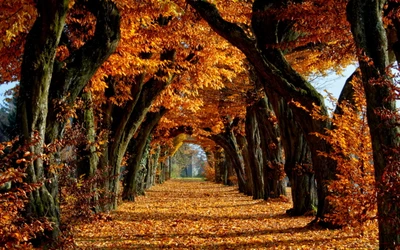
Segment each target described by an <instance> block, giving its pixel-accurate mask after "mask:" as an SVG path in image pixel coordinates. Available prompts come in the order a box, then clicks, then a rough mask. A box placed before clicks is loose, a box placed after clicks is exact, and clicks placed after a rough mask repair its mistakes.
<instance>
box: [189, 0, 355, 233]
mask: <svg viewBox="0 0 400 250" xmlns="http://www.w3.org/2000/svg"><path fill="white" fill-rule="evenodd" d="M189 4H190V5H191V6H192V7H193V8H194V9H196V10H197V11H198V13H199V14H200V15H201V16H202V17H203V18H204V19H205V20H206V21H207V22H208V23H209V24H210V26H211V27H212V28H213V29H214V30H215V31H216V32H217V33H218V34H219V35H221V36H222V37H224V38H225V39H227V40H228V41H229V42H230V43H231V44H232V45H234V46H236V47H237V48H239V49H240V50H241V51H242V52H243V53H244V54H245V55H246V57H247V58H248V60H249V61H250V63H251V64H252V65H253V66H254V68H255V70H256V72H257V74H258V75H259V76H260V78H261V79H262V82H263V85H264V89H265V91H266V92H269V91H270V90H273V91H274V92H275V93H276V94H278V95H280V96H281V97H282V98H283V99H284V100H285V102H287V103H292V101H295V102H298V103H300V104H301V106H303V107H306V108H307V109H308V108H312V107H313V105H317V106H320V107H321V112H322V113H325V114H326V113H327V110H326V108H325V105H324V100H323V98H322V96H321V95H320V94H319V93H318V92H317V91H316V90H315V89H314V88H313V87H312V86H311V85H310V84H309V83H308V82H307V81H306V79H305V78H304V77H302V76H301V75H300V74H299V73H298V72H296V71H295V70H294V69H293V67H292V66H291V65H290V63H289V62H288V61H287V60H286V59H285V57H284V54H285V53H287V51H285V48H286V47H285V43H286V42H288V43H290V42H292V41H294V40H295V38H297V37H299V35H296V32H294V30H293V27H294V25H295V23H294V22H292V21H290V20H281V19H280V17H279V14H282V13H284V12H285V11H286V10H287V9H288V10H290V8H291V6H292V5H290V4H289V3H288V2H287V1H283V2H282V1H255V2H254V3H253V4H252V12H253V13H252V15H251V16H252V19H251V24H250V25H251V28H252V32H253V33H252V34H253V35H254V38H255V39H252V38H251V37H249V35H248V33H246V30H244V29H242V28H241V27H240V26H239V25H237V24H235V23H232V22H230V21H227V20H225V19H224V18H222V17H221V14H220V13H219V11H218V8H217V7H216V6H215V5H212V4H210V3H208V2H205V1H189ZM344 4H345V1H340V2H339V3H338V2H335V4H332V5H329V6H330V7H333V8H335V9H336V10H339V11H340V13H341V15H340V17H341V18H340V19H339V20H343V19H345V18H344V17H345V15H344V10H343V9H340V7H339V6H343V5H344ZM287 6H288V8H286V7H287ZM322 6H326V4H325V3H321V4H320V5H319V4H316V5H313V8H311V9H312V11H315V10H316V9H318V7H322ZM305 9H306V8H305ZM327 14H328V15H331V17H332V16H337V15H333V13H330V12H327ZM313 23H314V24H315V22H313ZM337 23H338V20H337V21H335V22H334V23H330V24H332V27H338V26H336V25H333V24H337ZM340 23H342V22H340ZM328 25H329V24H328ZM330 27H331V26H325V27H323V28H322V29H324V34H328V33H329V32H330V31H331V28H330ZM345 27H347V26H343V27H340V28H339V30H338V31H340V35H338V37H335V39H338V40H336V41H335V40H331V42H334V43H341V42H343V45H344V47H346V48H348V47H349V46H348V45H347V44H348V43H346V42H347V40H343V37H342V36H341V35H343V34H348V31H346V28H345ZM309 30H310V32H309V33H311V35H310V36H313V35H315V34H314V33H313V32H312V29H309ZM318 31H320V30H319V29H318ZM338 33H339V32H336V34H338ZM306 34H307V33H306ZM318 38H320V39H322V38H321V36H318ZM326 38H327V39H328V40H330V39H332V37H331V36H329V37H328V36H327V37H326ZM282 44H283V46H281V45H282ZM325 44H329V42H328V41H324V42H323V43H321V45H322V51H323V48H326V47H325ZM311 47H312V46H311ZM327 51H329V50H327ZM291 109H292V111H293V115H294V118H295V120H296V122H297V123H298V124H299V125H300V127H301V129H302V131H303V134H304V136H305V138H306V141H307V143H308V145H309V148H310V152H311V159H312V164H313V167H314V170H315V173H316V179H317V184H318V211H317V220H321V221H324V217H325V215H326V214H327V213H328V212H329V211H330V209H331V206H330V205H329V202H328V201H327V200H326V197H327V196H328V194H329V192H328V189H327V183H328V182H329V181H330V180H333V179H334V178H335V163H334V162H332V161H331V160H329V159H324V158H323V157H322V156H320V155H319V151H323V152H329V146H328V145H327V144H326V143H325V142H324V141H322V140H321V139H319V138H317V137H316V136H315V135H313V134H312V133H314V132H320V133H325V129H326V128H329V122H327V121H319V120H314V119H313V118H312V117H311V116H310V114H307V112H304V111H305V110H304V109H302V108H300V107H297V106H294V105H291ZM328 224H329V223H328ZM328 226H329V225H328Z"/></svg>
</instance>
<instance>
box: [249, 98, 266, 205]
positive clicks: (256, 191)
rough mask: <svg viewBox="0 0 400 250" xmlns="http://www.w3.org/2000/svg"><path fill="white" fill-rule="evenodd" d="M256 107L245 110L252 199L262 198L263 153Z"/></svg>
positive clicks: (252, 106)
mask: <svg viewBox="0 0 400 250" xmlns="http://www.w3.org/2000/svg"><path fill="white" fill-rule="evenodd" d="M256 109H257V107H256V105H254V104H253V105H251V106H248V107H247V108H246V124H245V127H246V138H247V141H248V151H249V161H250V169H251V176H252V182H253V199H263V198H264V179H263V156H262V154H263V152H262V150H261V146H260V144H261V138H260V131H259V126H258V122H257V113H256Z"/></svg>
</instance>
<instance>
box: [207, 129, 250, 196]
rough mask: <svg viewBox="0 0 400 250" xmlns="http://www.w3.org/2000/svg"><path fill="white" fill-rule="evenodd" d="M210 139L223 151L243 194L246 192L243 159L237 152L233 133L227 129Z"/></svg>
mask: <svg viewBox="0 0 400 250" xmlns="http://www.w3.org/2000/svg"><path fill="white" fill-rule="evenodd" d="M211 139H212V140H213V141H215V142H216V143H217V144H218V145H220V146H221V147H222V148H223V149H224V152H225V159H226V160H227V161H229V163H230V165H231V166H232V167H233V169H234V170H235V173H236V176H237V178H238V185H239V192H241V193H244V192H245V190H246V180H245V178H244V166H243V157H242V155H241V153H240V151H239V148H238V145H237V142H236V138H235V136H234V135H233V132H232V131H231V130H230V129H229V128H227V129H226V131H225V132H224V133H223V134H218V135H212V137H211ZM228 166H229V165H228Z"/></svg>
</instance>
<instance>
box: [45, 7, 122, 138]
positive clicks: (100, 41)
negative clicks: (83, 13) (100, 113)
mask: <svg viewBox="0 0 400 250" xmlns="http://www.w3.org/2000/svg"><path fill="white" fill-rule="evenodd" d="M67 2H68V1H67ZM77 2H80V3H79V4H83V5H84V6H85V9H86V10H88V11H89V12H91V13H92V14H93V15H94V16H95V17H96V27H95V34H94V36H93V37H92V38H91V39H90V40H89V41H87V42H86V43H85V44H84V45H83V46H82V47H80V48H79V49H78V50H76V51H70V52H71V54H70V56H69V57H68V58H67V59H65V60H64V61H62V62H56V63H55V65H54V75H53V78H52V80H51V86H50V93H49V100H48V104H49V116H48V117H47V127H46V141H47V142H48V143H49V142H52V141H53V140H54V139H56V138H59V137H61V135H62V132H63V129H64V125H65V122H66V120H65V118H68V117H63V119H61V120H60V118H59V117H58V110H59V106H58V105H59V104H58V103H59V102H62V103H63V104H64V105H66V106H67V107H72V106H73V105H74V103H75V101H76V98H77V97H78V96H79V94H80V93H81V92H82V90H83V89H84V87H85V86H86V84H87V83H88V82H89V80H90V79H91V78H92V76H93V75H94V73H96V71H97V69H98V68H99V67H100V66H101V65H102V64H103V62H104V61H105V60H107V58H108V57H109V56H110V55H111V54H112V53H113V52H114V51H115V49H116V47H117V45H118V42H119V39H120V14H119V11H118V9H117V7H116V5H115V4H114V3H113V2H112V1H107V0H95V1H82V2H81V1H77ZM77 4H78V3H77ZM63 42H70V41H63Z"/></svg>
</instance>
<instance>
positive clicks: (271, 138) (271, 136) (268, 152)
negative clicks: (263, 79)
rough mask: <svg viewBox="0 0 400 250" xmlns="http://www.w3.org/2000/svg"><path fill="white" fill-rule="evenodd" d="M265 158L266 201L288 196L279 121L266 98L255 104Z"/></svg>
mask: <svg viewBox="0 0 400 250" xmlns="http://www.w3.org/2000/svg"><path fill="white" fill-rule="evenodd" d="M255 112H256V118H257V124H258V127H259V131H260V138H261V140H260V147H261V149H262V152H263V154H262V156H263V175H264V199H268V198H270V197H271V198H277V197H279V196H281V195H286V187H285V183H284V168H283V155H282V144H281V138H280V137H281V135H280V132H279V127H278V124H277V122H278V120H277V117H276V116H275V113H274V111H273V109H272V106H271V104H270V103H269V101H268V99H267V98H266V97H264V98H262V99H261V100H259V101H258V102H257V103H256V104H255Z"/></svg>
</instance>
